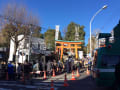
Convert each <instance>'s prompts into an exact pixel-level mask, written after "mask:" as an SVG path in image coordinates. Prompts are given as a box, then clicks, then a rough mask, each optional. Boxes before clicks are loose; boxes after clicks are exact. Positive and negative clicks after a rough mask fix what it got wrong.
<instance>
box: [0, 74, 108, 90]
mask: <svg viewBox="0 0 120 90" xmlns="http://www.w3.org/2000/svg"><path fill="white" fill-rule="evenodd" d="M75 75H76V73H75ZM64 76H65V74H64V73H63V74H60V75H57V76H55V77H51V78H48V79H46V80H43V78H41V77H38V78H33V81H32V82H33V83H31V82H29V81H26V83H25V84H23V83H21V82H19V81H0V90H50V88H51V80H53V81H54V83H53V85H54V90H107V89H106V88H104V87H97V86H96V84H95V82H94V80H93V79H92V77H91V76H90V75H86V72H81V73H80V77H78V78H76V80H74V81H71V77H72V74H71V73H70V74H67V83H68V84H69V86H68V87H64V86H63V85H64Z"/></svg>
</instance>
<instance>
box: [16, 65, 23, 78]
mask: <svg viewBox="0 0 120 90" xmlns="http://www.w3.org/2000/svg"><path fill="white" fill-rule="evenodd" d="M21 73H22V67H21V63H18V67H17V79H20V76H21Z"/></svg>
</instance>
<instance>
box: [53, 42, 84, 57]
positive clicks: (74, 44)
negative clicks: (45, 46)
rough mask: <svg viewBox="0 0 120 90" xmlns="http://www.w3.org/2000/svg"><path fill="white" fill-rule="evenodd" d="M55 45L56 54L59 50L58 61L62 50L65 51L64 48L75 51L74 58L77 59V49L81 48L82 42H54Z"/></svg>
mask: <svg viewBox="0 0 120 90" xmlns="http://www.w3.org/2000/svg"><path fill="white" fill-rule="evenodd" d="M55 43H56V52H58V49H60V50H61V53H60V59H62V56H63V49H65V48H69V49H75V57H76V59H77V58H78V49H80V48H81V46H80V45H81V44H83V40H80V41H64V40H56V41H55ZM57 44H59V46H57ZM65 45H66V46H65Z"/></svg>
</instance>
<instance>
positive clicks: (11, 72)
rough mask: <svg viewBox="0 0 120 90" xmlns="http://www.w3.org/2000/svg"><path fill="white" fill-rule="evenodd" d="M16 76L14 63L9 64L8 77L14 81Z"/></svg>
mask: <svg viewBox="0 0 120 90" xmlns="http://www.w3.org/2000/svg"><path fill="white" fill-rule="evenodd" d="M13 76H14V66H13V65H12V62H9V63H8V77H9V79H10V80H13Z"/></svg>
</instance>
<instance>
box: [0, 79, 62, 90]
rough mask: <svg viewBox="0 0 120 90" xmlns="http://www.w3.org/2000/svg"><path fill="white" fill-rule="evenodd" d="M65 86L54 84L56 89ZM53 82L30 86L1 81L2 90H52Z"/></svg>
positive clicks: (58, 83) (36, 83)
mask: <svg viewBox="0 0 120 90" xmlns="http://www.w3.org/2000/svg"><path fill="white" fill-rule="evenodd" d="M61 86H63V83H61V82H54V89H55V90H57V89H58V88H59V87H61ZM50 88H51V82H34V84H33V85H30V84H26V85H24V84H20V83H18V82H15V81H0V90H50Z"/></svg>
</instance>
